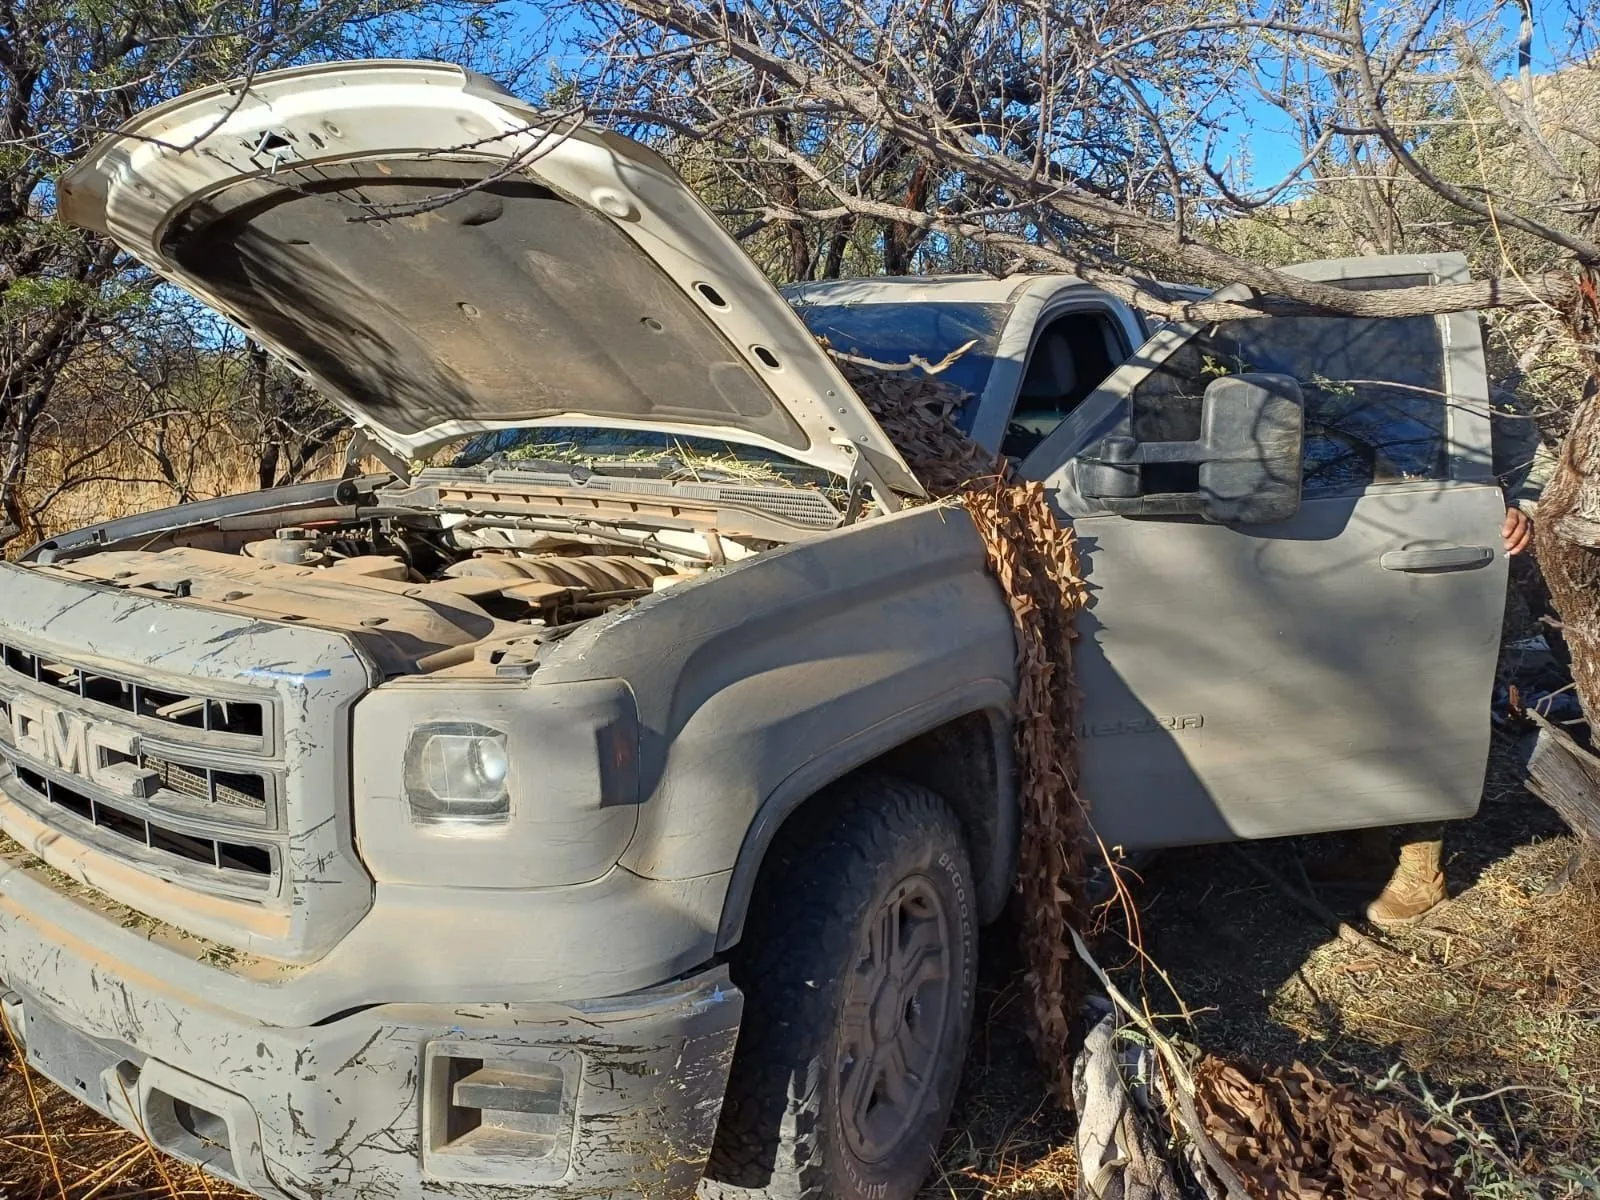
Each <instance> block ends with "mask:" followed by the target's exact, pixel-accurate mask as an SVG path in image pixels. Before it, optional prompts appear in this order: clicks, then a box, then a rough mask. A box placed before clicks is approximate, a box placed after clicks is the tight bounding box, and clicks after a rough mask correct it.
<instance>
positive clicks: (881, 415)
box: [840, 360, 1091, 1104]
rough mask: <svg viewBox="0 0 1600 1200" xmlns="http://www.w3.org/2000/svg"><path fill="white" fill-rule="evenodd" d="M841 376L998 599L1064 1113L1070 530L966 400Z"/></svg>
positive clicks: (1080, 843)
mask: <svg viewBox="0 0 1600 1200" xmlns="http://www.w3.org/2000/svg"><path fill="white" fill-rule="evenodd" d="M840 367H841V369H842V370H843V371H844V373H845V377H846V378H847V379H848V380H849V381H850V383H851V385H852V386H853V387H854V388H855V389H856V391H857V392H858V393H860V395H861V397H862V399H864V400H865V401H866V404H867V407H868V408H869V409H871V410H872V414H873V416H874V417H876V418H877V419H878V423H879V424H880V425H882V426H883V429H884V431H885V432H886V433H887V434H888V435H889V438H890V440H891V441H893V442H894V444H895V446H896V448H898V449H899V451H900V453H901V455H902V456H903V457H904V458H905V460H906V462H907V464H908V465H909V466H910V467H911V469H912V471H913V472H915V473H916V476H917V478H918V479H920V480H921V481H922V483H923V485H924V486H925V487H926V488H927V489H928V491H929V492H930V493H932V494H933V496H935V497H936V498H938V499H953V500H955V501H957V502H959V503H960V504H961V505H962V506H963V507H965V508H966V510H967V512H968V513H970V514H971V516H972V519H973V523H974V524H975V525H976V526H977V527H978V532H979V533H980V534H981V535H982V536H983V540H984V545H985V546H986V547H987V549H988V554H989V567H990V569H991V570H992V571H993V572H994V575H995V578H996V579H997V580H998V581H999V583H1000V586H1001V588H1002V589H1003V590H1004V591H1005V594H1006V599H1007V602H1008V603H1009V604H1010V607H1011V619H1012V623H1013V625H1014V626H1015V629H1016V637H1017V675H1018V688H1017V711H1016V730H1017V743H1016V756H1017V773H1018V778H1019V793H1020V797H1021V803H1022V813H1021V818H1022V847H1021V856H1020V860H1019V862H1018V884H1017V889H1018V892H1019V893H1020V897H1021V911H1022V913H1023V920H1024V931H1023V941H1024V951H1025V953H1026V957H1027V964H1028V972H1027V982H1028V986H1029V992H1030V997H1031V1000H1032V1006H1033V1030H1034V1035H1035V1038H1036V1040H1037V1043H1038V1050H1039V1056H1040V1061H1041V1062H1043V1063H1046V1064H1048V1069H1049V1073H1050V1075H1051V1082H1052V1084H1053V1086H1054V1087H1055V1090H1056V1094H1057V1096H1058V1097H1059V1098H1060V1099H1061V1100H1062V1102H1063V1103H1065V1104H1070V1103H1071V1096H1072V1054H1071V1049H1072V1047H1071V1028H1072V1016H1073V1013H1074V1011H1075V1008H1076V1004H1075V999H1076V998H1075V997H1074V995H1073V992H1074V989H1073V987H1072V976H1073V958H1072V949H1071V946H1072V942H1071V939H1070V937H1069V936H1068V934H1067V929H1068V927H1069V926H1077V927H1079V928H1082V927H1084V924H1085V923H1084V921H1083V917H1084V915H1085V906H1084V897H1083V890H1082V889H1083V881H1084V879H1085V877H1086V871H1085V864H1086V851H1087V848H1088V847H1089V846H1090V845H1091V842H1090V837H1091V835H1090V832H1089V820H1088V809H1087V807H1086V805H1085V804H1084V802H1083V800H1082V798H1081V797H1080V796H1079V794H1078V765H1077V747H1076V742H1075V736H1076V734H1075V730H1076V724H1077V722H1076V720H1075V714H1076V709H1077V702H1076V698H1077V693H1076V690H1075V689H1074V687H1073V686H1072V641H1073V638H1074V636H1075V634H1074V631H1073V620H1074V618H1075V617H1076V615H1077V612H1078V610H1079V609H1080V608H1082V607H1083V604H1084V601H1085V599H1086V598H1087V594H1088V593H1087V589H1086V588H1085V586H1084V582H1083V579H1082V577H1081V575H1080V573H1079V567H1078V551H1077V545H1076V543H1075V541H1074V540H1073V535H1072V531H1071V530H1070V529H1067V528H1064V527H1063V526H1062V525H1061V523H1060V522H1059V521H1057V520H1056V516H1055V513H1054V511H1053V510H1052V509H1051V508H1050V505H1049V502H1048V501H1047V500H1046V499H1045V494H1044V488H1043V486H1042V485H1040V484H1037V483H1019V482H1017V481H1016V480H1015V479H1014V478H1012V476H1011V473H1010V469H1009V467H1008V466H1006V465H1005V464H1004V461H1003V460H999V461H997V460H996V458H995V456H994V455H992V454H989V453H988V452H987V451H985V450H984V449H983V448H982V447H980V446H979V445H978V444H977V443H976V442H974V441H972V440H971V439H970V438H968V437H967V436H966V435H965V434H964V433H962V432H961V431H960V429H958V428H957V427H956V424H955V420H954V413H955V411H956V409H957V408H958V407H959V406H960V405H961V403H962V402H963V401H964V400H966V399H967V396H966V394H965V393H964V392H962V391H961V390H960V389H958V388H955V387H953V386H951V385H950V384H947V383H943V382H941V381H939V380H938V379H937V378H934V377H930V376H928V375H926V374H923V373H921V372H912V371H890V370H880V369H874V368H868V367H863V366H861V365H859V364H857V363H852V362H850V361H848V360H844V361H841V363H840Z"/></svg>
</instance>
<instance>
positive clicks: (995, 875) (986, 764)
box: [716, 679, 1018, 951]
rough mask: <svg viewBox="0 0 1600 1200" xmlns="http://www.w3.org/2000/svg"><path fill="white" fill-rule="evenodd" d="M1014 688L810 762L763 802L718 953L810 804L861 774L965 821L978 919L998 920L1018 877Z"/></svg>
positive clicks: (994, 684) (737, 933)
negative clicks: (897, 783)
mask: <svg viewBox="0 0 1600 1200" xmlns="http://www.w3.org/2000/svg"><path fill="white" fill-rule="evenodd" d="M1013 700H1014V697H1013V694H1012V690H1011V685H1010V684H1009V682H1007V681H1005V680H999V679H987V680H981V681H978V682H977V683H975V684H973V685H971V686H969V687H966V688H962V689H960V690H958V691H956V692H953V693H949V694H947V695H945V696H943V697H939V698H937V699H935V700H932V701H929V702H927V703H925V704H922V705H919V706H917V707H915V708H912V709H908V710H906V711H904V712H902V713H899V714H897V715H896V716H895V717H893V718H890V719H888V720H886V721H883V722H880V723H879V724H877V725H874V726H871V727H870V728H868V729H865V730H862V731H861V732H860V733H858V734H857V735H856V736H855V737H853V738H851V739H850V740H849V741H847V742H845V743H843V744H841V745H838V746H835V747H833V748H832V749H831V750H830V751H829V752H827V753H826V754H823V755H819V756H818V757H816V758H813V759H811V760H810V761H809V762H807V763H806V764H805V765H804V766H802V767H801V768H799V769H798V770H796V771H794V772H793V773H792V774H790V775H789V776H788V777H787V778H786V779H784V780H783V782H782V783H780V784H779V785H778V786H777V787H776V788H774V789H773V790H772V792H771V793H770V794H769V795H768V796H767V797H766V798H765V799H764V800H763V801H762V803H761V807H760V808H759V809H757V811H756V815H755V818H754V819H753V820H752V821H751V822H750V826H749V828H748V829H747V830H746V832H745V836H744V841H743V843H742V844H741V845H740V847H739V855H738V858H737V860H736V861H735V863H734V867H733V874H732V877H731V878H730V879H729V881H728V890H727V895H726V898H725V899H724V901H723V907H722V919H721V922H720V924H719V927H718V930H717V943H716V944H717V949H718V950H719V951H722V950H726V949H728V948H729V947H730V946H732V945H734V944H735V943H737V942H738V941H739V939H740V937H741V936H743V933H744V923H745V917H746V915H747V913H748V912H749V908H750V899H751V896H752V894H753V893H754V891H755V886H756V880H757V879H758V878H759V877H760V874H761V868H762V865H763V863H764V862H765V861H766V858H767V853H768V851H769V850H771V849H772V847H773V845H774V844H775V843H776V842H777V841H778V838H779V836H780V834H781V833H782V830H783V827H784V825H785V823H786V822H788V820H789V819H790V818H791V817H793V816H794V815H795V814H796V813H798V812H800V811H801V810H802V809H803V808H805V806H806V805H807V803H808V802H810V801H811V800H813V798H815V797H817V796H819V795H820V794H821V793H823V792H825V791H826V790H827V789H828V788H830V787H831V786H833V785H834V784H837V783H839V782H840V781H842V780H844V779H846V778H848V777H850V776H852V775H857V774H862V773H867V772H878V773H882V774H888V775H895V776H898V777H900V778H902V779H906V780H908V781H910V782H912V783H917V784H920V785H922V786H923V787H926V788H928V789H929V790H930V791H932V792H935V793H937V794H938V795H939V796H940V797H941V798H942V799H943V800H944V801H945V802H946V803H947V804H949V805H950V807H951V809H952V810H953V811H954V812H955V815H956V816H957V818H958V819H959V820H960V821H961V826H962V830H963V832H964V833H965V834H966V838H967V846H968V850H969V853H970V855H971V859H972V869H973V873H974V875H975V876H976V879H975V881H974V883H975V888H976V893H977V899H978V916H979V920H980V921H983V922H988V921H992V920H993V919H994V918H995V917H997V916H999V914H1000V910H1001V909H1002V908H1003V907H1004V905H1005V900H1006V896H1007V894H1008V893H1009V891H1010V889H1011V883H1012V879H1013V877H1014V875H1015V872H1016V861H1017V840H1018V809H1017V783H1016V772H1015V769H1014V752H1013V748H1012V719H1011V707H1012V704H1013Z"/></svg>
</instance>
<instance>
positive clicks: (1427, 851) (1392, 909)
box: [1367, 838, 1450, 925]
mask: <svg viewBox="0 0 1600 1200" xmlns="http://www.w3.org/2000/svg"><path fill="white" fill-rule="evenodd" d="M1443 854H1444V841H1443V840H1442V839H1440V838H1434V839H1432V840H1430V841H1426V842H1407V843H1405V844H1404V845H1402V846H1401V847H1400V865H1399V867H1397V868H1396V869H1395V873H1394V877H1393V878H1392V879H1390V880H1389V883H1388V885H1387V886H1386V887H1385V888H1384V889H1383V893H1382V894H1381V895H1380V896H1379V897H1378V898H1377V899H1376V900H1374V901H1373V902H1372V903H1371V904H1369V905H1367V920H1369V921H1371V922H1372V923H1373V924H1374V925H1415V924H1416V923H1417V922H1418V921H1420V920H1421V919H1422V918H1423V916H1424V915H1426V914H1427V913H1428V912H1429V911H1431V910H1432V909H1433V908H1435V907H1437V906H1438V905H1440V904H1443V903H1444V902H1445V901H1446V900H1448V899H1449V898H1450V893H1449V892H1448V891H1446V890H1445V886H1444V872H1443V871H1442V870H1441V869H1440V859H1441V858H1442V857H1443Z"/></svg>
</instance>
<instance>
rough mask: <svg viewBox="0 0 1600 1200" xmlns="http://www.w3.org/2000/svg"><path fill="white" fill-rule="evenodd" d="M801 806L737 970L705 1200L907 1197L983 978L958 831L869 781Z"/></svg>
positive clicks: (763, 885) (937, 803)
mask: <svg viewBox="0 0 1600 1200" xmlns="http://www.w3.org/2000/svg"><path fill="white" fill-rule="evenodd" d="M813 805H815V806H816V811H815V812H811V813H805V812H803V813H801V814H799V815H798V816H797V817H796V818H795V819H794V820H791V822H790V825H795V824H796V822H797V821H798V822H799V824H798V826H797V827H796V828H794V829H791V828H790V826H785V828H784V831H783V834H782V844H781V845H778V846H775V847H774V850H773V851H772V853H771V855H769V858H768V862H767V864H766V865H765V866H764V867H763V871H762V877H761V880H760V881H759V883H758V884H757V887H756V893H755V895H754V897H753V898H752V903H751V911H750V916H749V919H748V920H747V922H746V926H745V933H744V938H743V940H742V941H741V943H740V945H739V948H738V951H737V952H736V954H735V956H734V961H733V972H734V982H735V983H737V984H738V985H739V986H740V987H741V988H742V989H743V990H744V993H745V1010H744V1023H743V1027H742V1029H741V1030H740V1034H739V1046H738V1050H737V1052H736V1054H735V1057H734V1062H733V1069H732V1072H731V1074H730V1077H729V1082H728V1092H727V1098H726V1100H725V1101H724V1104H723V1110H722V1120H721V1124H720V1126H719V1127H718V1131H717V1140H716V1145H715V1147H714V1149H713V1150H712V1154H711V1162H710V1166H709V1168H708V1171H707V1179H706V1182H705V1183H704V1184H702V1186H701V1195H702V1196H704V1197H706V1198H707V1200H733V1198H734V1197H757V1196H759V1197H770V1198H772V1200H909V1197H911V1196H913V1195H914V1194H915V1193H916V1191H917V1189H918V1188H919V1187H920V1186H921V1184H922V1181H923V1179H924V1178H926V1176H927V1174H928V1169H929V1167H930V1166H931V1164H932V1162H933V1156H934V1153H935V1151H936V1149H937V1145H938V1141H939V1137H940V1135H941V1133H942V1132H943V1131H944V1127H945V1123H946V1121H947V1120H948V1119H949V1116H950V1107H951V1104H952V1102H953V1101H954V1099H955V1092H956V1086H957V1084H958V1083H959V1082H960V1077H961V1063H962V1059H963V1058H964V1056H965V1052H966V1045H967V1035H968V1033H969V1031H970V1029H971V1026H972V1008H973V991H974V984H975V979H976V972H977V919H976V915H975V913H974V911H973V891H972V875H971V869H970V867H969V865H968V861H967V849H966V842H965V838H964V837H963V834H962V831H961V825H960V822H959V821H957V820H956V818H955V816H954V814H952V813H951V811H950V809H949V807H948V806H947V805H946V804H945V803H944V801H943V800H941V799H940V798H939V797H938V796H937V795H935V794H934V793H932V792H930V791H928V790H927V789H925V788H921V787H917V786H915V785H913V784H909V783H905V782H903V781H900V780H895V779H886V778H881V777H880V778H870V779H862V780H859V781H852V782H850V783H848V784H845V785H841V786H840V787H839V788H838V789H836V790H835V791H834V793H833V794H831V795H830V796H828V797H827V798H826V799H821V798H819V800H818V801H814V802H813Z"/></svg>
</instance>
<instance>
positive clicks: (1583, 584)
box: [1534, 275, 1600, 730]
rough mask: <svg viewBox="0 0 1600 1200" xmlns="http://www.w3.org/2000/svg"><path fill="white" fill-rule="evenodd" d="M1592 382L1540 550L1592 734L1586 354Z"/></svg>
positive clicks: (1598, 316)
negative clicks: (1588, 374)
mask: <svg viewBox="0 0 1600 1200" xmlns="http://www.w3.org/2000/svg"><path fill="white" fill-rule="evenodd" d="M1571 326H1572V334H1573V337H1574V339H1575V340H1576V342H1577V344H1578V345H1579V346H1592V345H1594V344H1595V342H1596V339H1597V338H1600V297H1597V294H1596V290H1595V281H1594V277H1593V275H1590V276H1588V277H1586V278H1585V279H1584V280H1583V286H1582V287H1581V288H1580V290H1579V299H1578V302H1577V306H1576V308H1575V310H1574V312H1573V313H1572V316H1571ZM1584 357H1585V359H1586V361H1587V362H1588V365H1589V370H1590V376H1589V383H1588V386H1587V388H1586V389H1585V394H1584V398H1583V402H1582V403H1581V404H1580V405H1579V406H1578V411H1577V412H1576V413H1575V414H1574V415H1573V418H1572V424H1571V426H1570V427H1569V429H1568V432H1567V439H1566V441H1565V443H1564V444H1563V445H1562V447H1561V459H1560V463H1559V465H1558V466H1557V467H1556V472H1555V475H1554V477H1553V478H1552V479H1551V480H1550V483H1549V485H1548V486H1547V487H1546V488H1545V490H1544V494H1543V495H1542V496H1541V497H1540V498H1539V516H1538V519H1537V520H1536V521H1535V522H1534V545H1535V548H1536V549H1537V551H1538V555H1539V569H1540V571H1541V572H1542V573H1543V574H1544V578H1545V583H1546V584H1547V585H1548V586H1549V588H1550V601H1551V603H1552V604H1553V605H1554V606H1555V610H1556V612H1557V613H1558V614H1559V615H1560V617H1561V636H1562V638H1563V639H1564V640H1565V641H1566V643H1567V648H1568V650H1569V651H1570V652H1571V654H1572V680H1573V683H1574V684H1575V685H1576V691H1577V693H1578V701H1579V703H1580V704H1582V705H1583V714H1584V716H1586V717H1587V718H1588V719H1589V725H1590V728H1591V729H1596V730H1600V538H1596V537H1595V536H1594V534H1595V531H1596V530H1597V529H1600V360H1597V358H1596V356H1595V354H1594V353H1593V352H1592V351H1586V352H1585V355H1584Z"/></svg>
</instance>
